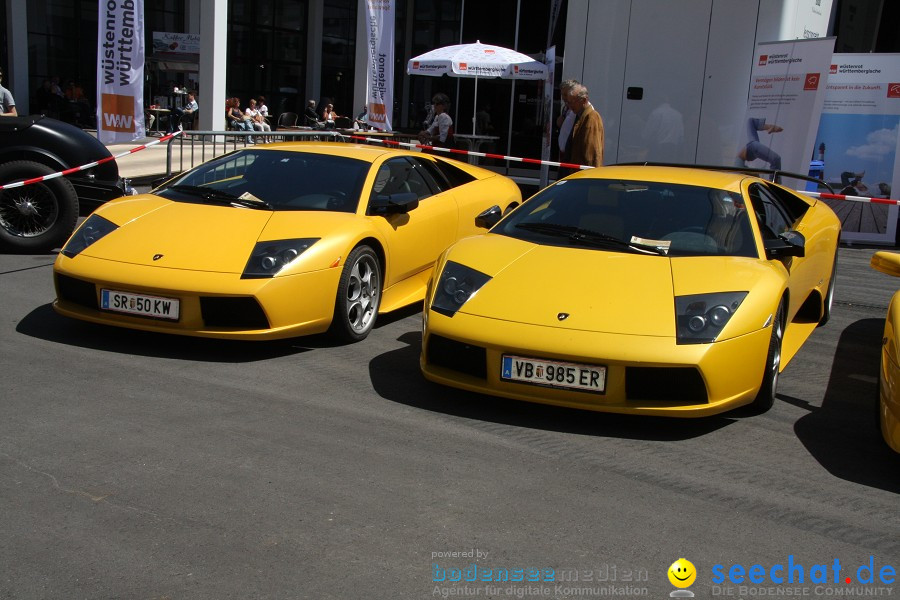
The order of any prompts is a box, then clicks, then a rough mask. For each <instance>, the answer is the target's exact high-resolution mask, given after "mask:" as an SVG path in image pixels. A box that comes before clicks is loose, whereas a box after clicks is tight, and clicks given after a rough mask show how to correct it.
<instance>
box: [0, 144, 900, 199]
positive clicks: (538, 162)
mask: <svg viewBox="0 0 900 600" xmlns="http://www.w3.org/2000/svg"><path fill="white" fill-rule="evenodd" d="M181 134H182V132H181V131H176V132H174V133H170V134H168V135H165V136H163V137H161V138H159V139H158V140H153V141H152V142H149V143H147V144H141V145H140V146H135V147H134V148H132V149H130V150H127V151H125V152H122V153H120V154H116V155H115V156H107V157H106V158H102V159H100V160H97V161H94V162H92V163H88V164H86V165H81V166H80V167H73V168H71V169H66V170H65V171H59V172H58V173H51V174H50V175H42V176H40V177H35V178H33V179H26V180H25V181H17V182H16V183H8V184H6V185H0V190H10V189H13V188H17V187H22V186H24V185H29V184H32V183H38V182H41V181H47V180H48V179H55V178H57V177H64V176H66V175H71V174H73V173H78V172H79V171H85V170H87V169H91V168H93V167H96V166H97V165H102V164H103V163H106V162H109V161H111V160H116V159H117V158H121V157H123V156H127V155H129V154H134V153H135V152H140V151H141V150H144V149H145V148H149V147H150V146H155V145H156V144H159V143H161V142H166V141H168V140H170V139H172V138H173V137H175V136H178V135H181ZM348 137H349V138H350V139H351V140H360V141H364V142H368V143H376V144H385V145H388V146H399V147H407V148H418V149H420V150H431V151H434V152H444V153H447V154H460V155H462V156H478V157H480V158H494V159H497V160H504V161H509V162H520V163H525V164H530V165H547V166H550V167H562V168H565V169H576V170H581V169H593V168H594V167H592V166H589V165H577V164H574V163H564V162H554V161H550V160H539V159H537V158H521V157H518V156H507V155H505V154H491V153H488V152H475V151H472V150H460V149H458V148H440V147H438V146H428V145H426V144H412V143H406V142H395V141H394V140H383V139H380V138H372V137H367V136H364V135H351V136H348ZM797 191H798V192H800V193H803V194H806V195H807V196H812V197H814V198H822V199H825V200H849V201H851V202H870V203H872V204H889V205H900V200H893V199H889V198H868V197H866V196H847V195H844V194H828V193H825V192H807V191H805V190H797Z"/></svg>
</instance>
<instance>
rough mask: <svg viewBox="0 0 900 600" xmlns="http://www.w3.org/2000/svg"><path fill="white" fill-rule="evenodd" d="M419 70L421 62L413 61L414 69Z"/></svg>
mask: <svg viewBox="0 0 900 600" xmlns="http://www.w3.org/2000/svg"><path fill="white" fill-rule="evenodd" d="M418 68H419V61H417V60H414V61H413V69H418Z"/></svg>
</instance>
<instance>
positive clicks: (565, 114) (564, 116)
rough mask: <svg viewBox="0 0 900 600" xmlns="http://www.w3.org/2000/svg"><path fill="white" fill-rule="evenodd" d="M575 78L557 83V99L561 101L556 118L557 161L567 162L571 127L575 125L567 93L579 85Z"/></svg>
mask: <svg viewBox="0 0 900 600" xmlns="http://www.w3.org/2000/svg"><path fill="white" fill-rule="evenodd" d="M579 84H580V82H579V81H578V80H577V79H566V80H565V81H563V82H562V83H561V84H559V99H560V100H561V101H562V110H561V112H560V114H559V116H558V117H557V118H556V127H557V128H559V137H558V138H557V140H556V143H557V146H558V147H559V162H569V155H568V153H567V152H566V150H567V149H569V150H570V149H571V143H570V142H571V139H570V138H571V137H572V127H574V125H575V113H574V112H573V111H572V110H570V109H569V94H570V93H571V92H572V89H573V88H574V87H575V86H576V85H579Z"/></svg>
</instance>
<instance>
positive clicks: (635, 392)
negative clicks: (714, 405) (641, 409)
mask: <svg viewBox="0 0 900 600" xmlns="http://www.w3.org/2000/svg"><path fill="white" fill-rule="evenodd" d="M625 396H626V398H627V399H628V400H644V401H647V400H649V401H658V402H684V403H685V404H700V403H702V402H709V396H708V394H707V392H706V384H705V383H704V382H703V377H701V376H700V372H699V371H698V370H697V369H695V368H693V367H627V368H626V369H625Z"/></svg>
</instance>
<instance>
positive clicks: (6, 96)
mask: <svg viewBox="0 0 900 600" xmlns="http://www.w3.org/2000/svg"><path fill="white" fill-rule="evenodd" d="M2 81H3V72H2V71H0V83H2ZM0 116H2V117H17V116H19V113H17V112H16V101H15V100H13V96H12V92H10V91H9V90H8V89H6V88H5V87H3V86H2V85H0Z"/></svg>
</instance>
